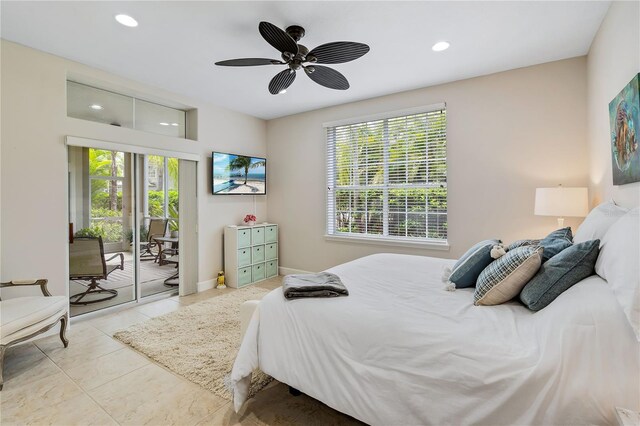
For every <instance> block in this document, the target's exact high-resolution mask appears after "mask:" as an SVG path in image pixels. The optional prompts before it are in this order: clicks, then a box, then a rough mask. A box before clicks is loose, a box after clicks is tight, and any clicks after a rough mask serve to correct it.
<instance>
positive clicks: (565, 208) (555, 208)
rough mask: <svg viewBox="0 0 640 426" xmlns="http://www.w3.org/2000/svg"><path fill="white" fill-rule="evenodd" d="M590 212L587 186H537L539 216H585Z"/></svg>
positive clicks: (537, 210) (536, 207)
mask: <svg viewBox="0 0 640 426" xmlns="http://www.w3.org/2000/svg"><path fill="white" fill-rule="evenodd" d="M588 213H589V198H588V193H587V188H565V187H563V186H558V187H555V188H536V204H535V214H536V215H537V216H555V217H584V216H586V215H587V214H588Z"/></svg>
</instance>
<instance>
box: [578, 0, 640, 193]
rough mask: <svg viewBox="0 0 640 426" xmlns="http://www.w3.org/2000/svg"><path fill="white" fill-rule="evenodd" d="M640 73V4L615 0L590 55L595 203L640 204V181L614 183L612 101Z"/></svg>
mask: <svg viewBox="0 0 640 426" xmlns="http://www.w3.org/2000/svg"><path fill="white" fill-rule="evenodd" d="M638 72H640V3H638V2H613V3H612V4H611V7H610V8H609V11H608V13H607V15H606V16H605V18H604V20H603V22H602V25H601V26H600V29H599V30H598V33H597V34H596V37H595V39H594V40H593V43H592V45H591V49H590V51H589V55H588V58H587V82H588V120H587V121H588V126H589V127H588V141H589V153H590V158H589V175H590V183H589V192H590V194H591V204H592V206H595V205H596V204H598V203H600V202H602V201H606V200H610V199H614V200H615V201H616V202H617V203H620V204H622V205H625V206H637V205H638V204H640V182H637V183H631V184H627V185H620V186H613V179H612V174H611V148H610V143H611V134H610V126H609V102H611V100H612V99H613V98H614V97H615V96H616V95H617V94H618V93H619V92H620V90H622V88H623V87H624V86H625V85H626V84H627V83H628V82H629V81H630V80H631V78H632V77H633V76H635V75H636V74H637V73H638ZM637 130H640V129H637ZM639 136H640V135H636V137H639Z"/></svg>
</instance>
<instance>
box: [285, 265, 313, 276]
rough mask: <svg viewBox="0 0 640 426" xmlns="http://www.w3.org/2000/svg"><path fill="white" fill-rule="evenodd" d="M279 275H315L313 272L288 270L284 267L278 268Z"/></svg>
mask: <svg viewBox="0 0 640 426" xmlns="http://www.w3.org/2000/svg"><path fill="white" fill-rule="evenodd" d="M278 273H279V274H280V275H290V274H313V272H309V271H303V270H302V269H293V268H286V267H284V266H281V267H279V268H278Z"/></svg>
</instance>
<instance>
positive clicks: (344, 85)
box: [304, 65, 349, 90]
mask: <svg viewBox="0 0 640 426" xmlns="http://www.w3.org/2000/svg"><path fill="white" fill-rule="evenodd" d="M312 70H313V71H312ZM304 71H305V73H306V74H307V75H308V76H309V78H310V79H311V80H313V81H315V82H316V83H318V84H319V85H321V86H324V87H328V88H329V89H336V90H347V89H348V88H349V82H348V81H347V79H346V77H345V76H344V75H342V74H340V73H339V72H338V71H336V70H334V69H333V68H329V67H323V66H320V65H309V66H307V67H305V68H304Z"/></svg>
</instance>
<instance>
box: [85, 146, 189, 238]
mask: <svg viewBox="0 0 640 426" xmlns="http://www.w3.org/2000/svg"><path fill="white" fill-rule="evenodd" d="M148 162H149V165H150V167H153V168H156V169H157V170H162V171H163V170H164V157H160V156H154V155H151V156H149V157H148ZM167 170H168V174H169V180H170V182H171V183H172V184H173V185H174V186H177V182H178V159H177V158H168V159H167ZM89 175H90V176H91V177H92V179H91V225H90V227H88V228H84V229H81V230H79V231H78V232H77V233H76V234H75V235H76V236H78V237H81V236H85V237H98V236H101V237H102V239H103V241H104V242H120V241H122V240H123V239H124V238H126V239H127V240H129V241H132V239H133V232H132V231H131V230H127V231H126V232H125V230H123V225H122V219H121V218H122V196H123V195H122V191H121V190H118V183H119V181H118V179H113V178H122V177H124V153H122V152H115V151H107V150H100V149H90V150H89ZM103 178H105V179H103ZM167 193H168V215H169V217H170V218H173V219H172V220H170V221H169V226H170V229H171V230H172V231H175V230H177V229H178V220H177V218H178V199H179V196H178V191H177V190H175V189H169V190H168V191H167ZM164 194H165V190H164V189H163V188H161V189H158V190H148V191H147V197H148V203H149V213H148V214H149V216H150V217H165V213H164ZM118 218H120V220H118ZM146 232H147V230H146V229H144V228H143V229H141V240H143V241H144V239H145V238H146Z"/></svg>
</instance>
